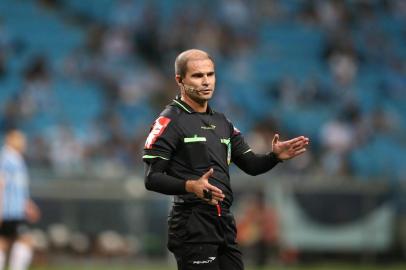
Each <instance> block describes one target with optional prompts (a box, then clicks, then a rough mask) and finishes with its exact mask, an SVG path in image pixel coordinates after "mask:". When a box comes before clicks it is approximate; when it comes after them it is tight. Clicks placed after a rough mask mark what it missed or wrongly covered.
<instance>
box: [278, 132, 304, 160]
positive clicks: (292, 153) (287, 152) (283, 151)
mask: <svg viewBox="0 0 406 270" xmlns="http://www.w3.org/2000/svg"><path fill="white" fill-rule="evenodd" d="M309 142H310V140H309V138H307V137H305V136H299V137H296V138H293V139H291V140H288V141H279V134H275V136H274V137H273V139H272V152H273V153H275V154H276V156H277V157H278V158H279V159H280V160H287V159H291V158H294V157H296V156H298V155H300V154H303V153H304V152H306V147H307V146H308V145H309Z"/></svg>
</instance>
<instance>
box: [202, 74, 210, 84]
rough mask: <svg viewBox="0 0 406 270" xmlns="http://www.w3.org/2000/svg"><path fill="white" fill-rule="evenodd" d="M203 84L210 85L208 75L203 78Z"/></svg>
mask: <svg viewBox="0 0 406 270" xmlns="http://www.w3.org/2000/svg"><path fill="white" fill-rule="evenodd" d="M202 84H203V85H206V86H207V85H209V82H208V80H207V75H204V76H203V81H202Z"/></svg>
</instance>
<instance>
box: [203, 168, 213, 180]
mask: <svg viewBox="0 0 406 270" xmlns="http://www.w3.org/2000/svg"><path fill="white" fill-rule="evenodd" d="M213 173H214V171H213V168H210V170H208V171H207V172H206V173H205V174H203V176H202V178H206V179H209V178H210V177H211V176H212V175H213Z"/></svg>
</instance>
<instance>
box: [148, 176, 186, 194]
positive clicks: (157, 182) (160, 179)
mask: <svg viewBox="0 0 406 270" xmlns="http://www.w3.org/2000/svg"><path fill="white" fill-rule="evenodd" d="M185 183H186V181H184V180H182V179H178V178H175V177H173V176H170V175H167V174H165V173H162V172H151V173H149V174H148V175H146V176H145V188H146V189H148V190H151V191H155V192H159V193H163V194H166V195H182V194H186V193H187V191H186V189H185Z"/></svg>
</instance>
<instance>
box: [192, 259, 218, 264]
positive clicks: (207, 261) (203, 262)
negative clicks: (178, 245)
mask: <svg viewBox="0 0 406 270" xmlns="http://www.w3.org/2000/svg"><path fill="white" fill-rule="evenodd" d="M215 259H216V257H209V259H208V260H203V261H193V264H208V263H212V262H213V261H214V260H215Z"/></svg>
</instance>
